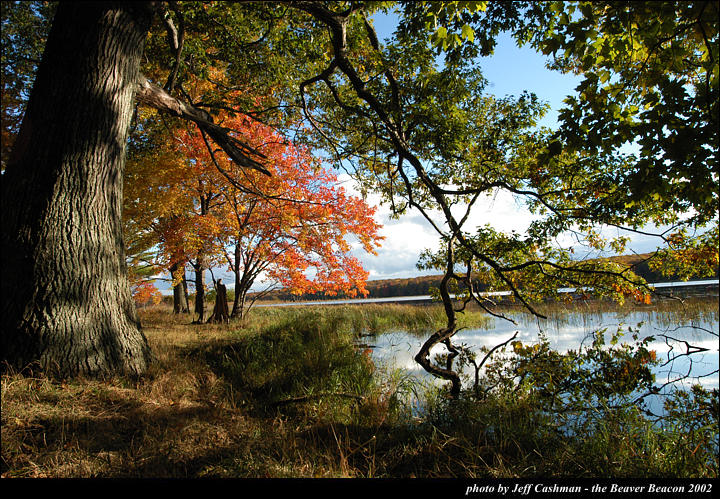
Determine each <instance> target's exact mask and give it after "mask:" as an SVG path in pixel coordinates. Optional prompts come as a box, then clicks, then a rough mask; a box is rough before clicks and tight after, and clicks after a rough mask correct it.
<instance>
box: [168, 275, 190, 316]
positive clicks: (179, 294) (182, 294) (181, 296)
mask: <svg viewBox="0 0 720 499" xmlns="http://www.w3.org/2000/svg"><path fill="white" fill-rule="evenodd" d="M179 266H180V264H177V263H173V264H172V265H171V266H170V275H171V276H172V278H173V280H174V279H175V274H176V273H177V271H178V268H179ZM183 267H184V265H183ZM184 274H185V270H184V269H183V280H182V281H180V282H178V283H177V284H175V285H173V313H176V314H186V313H188V312H189V311H190V310H189V309H188V302H187V299H186V290H185V289H184V285H185V277H184Z"/></svg>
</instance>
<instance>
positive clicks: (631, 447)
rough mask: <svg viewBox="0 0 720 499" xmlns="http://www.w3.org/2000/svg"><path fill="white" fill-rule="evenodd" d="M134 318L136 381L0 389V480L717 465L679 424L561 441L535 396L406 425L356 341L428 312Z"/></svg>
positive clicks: (621, 470) (5, 382)
mask: <svg viewBox="0 0 720 499" xmlns="http://www.w3.org/2000/svg"><path fill="white" fill-rule="evenodd" d="M141 317H142V321H143V324H144V330H145V333H146V335H147V337H148V341H149V342H150V344H151V347H152V349H153V352H154V354H155V359H156V361H155V363H154V365H153V367H152V369H151V370H150V372H148V373H147V374H146V375H145V376H143V377H142V378H139V379H132V378H125V377H115V378H108V379H72V380H51V379H48V378H46V377H44V376H42V375H39V374H38V375H35V376H33V375H27V376H20V375H18V374H13V373H6V374H4V375H3V376H2V405H3V407H2V409H3V410H2V476H3V477H113V478H124V477H144V478H148V477H164V478H187V477H458V476H463V477H478V478H481V477H526V478H527V477H533V476H595V477H604V476H663V477H666V476H668V474H669V473H670V474H671V475H672V476H692V477H708V476H714V477H716V476H717V469H718V464H717V459H716V460H715V461H714V462H713V461H712V460H710V461H708V460H707V459H700V460H698V459H696V458H695V457H694V456H697V455H699V454H700V453H701V452H699V451H698V449H700V448H701V447H702V446H703V445H705V446H706V447H707V445H706V443H707V438H708V437H707V435H708V433H707V430H703V431H700V430H699V429H698V428H695V427H691V426H688V425H691V423H692V421H691V420H692V418H689V416H688V418H689V419H688V421H690V422H689V423H687V424H684V423H683V422H682V421H683V420H682V418H676V421H675V426H668V427H666V428H661V429H658V428H657V427H653V426H652V425H649V424H646V422H645V421H644V419H643V418H642V417H641V415H639V414H636V413H616V414H615V413H613V417H614V419H613V418H603V419H599V420H598V421H597V424H596V425H595V426H594V427H588V428H587V431H586V433H584V434H583V435H582V437H581V438H580V437H578V438H574V439H572V438H570V437H568V436H567V435H565V434H562V433H561V432H558V431H557V428H556V426H555V422H554V421H553V418H552V417H550V416H548V415H547V414H545V413H543V412H542V411H539V410H538V409H537V404H536V401H535V400H533V399H532V397H529V396H504V397H489V398H487V399H486V400H484V401H482V402H481V403H479V402H477V401H475V400H472V399H471V398H468V397H465V396H463V397H462V398H461V399H460V400H459V401H451V400H449V399H448V398H447V397H446V395H447V394H446V393H445V391H444V390H443V389H442V388H437V387H434V388H431V389H429V390H428V391H427V392H424V393H423V397H424V403H425V407H426V408H427V410H426V411H425V413H424V414H423V415H422V417H418V416H417V414H414V413H413V412H412V411H411V410H410V408H409V407H407V406H406V405H404V403H403V402H402V401H403V400H404V397H403V393H404V392H405V391H408V390H416V389H417V388H416V387H415V386H413V385H412V384H411V381H410V380H409V378H408V377H406V376H405V375H403V374H402V373H400V372H398V371H395V372H390V373H387V372H381V371H380V369H379V368H378V367H377V366H374V365H373V363H372V361H371V359H370V357H369V355H367V352H366V351H364V350H363V348H358V346H357V338H358V336H359V335H362V334H380V333H381V332H382V331H388V330H393V328H401V327H402V328H403V329H406V330H407V329H408V328H409V327H410V328H414V329H415V330H416V331H428V330H432V329H434V328H436V327H437V325H438V321H442V318H443V315H442V310H439V307H435V306H427V307H416V306H390V307H388V306H373V307H372V308H370V307H367V306H363V307H327V308H323V309H319V308H318V309H315V308H313V309H304V310H302V309H280V308H277V309H272V308H267V309H256V310H254V311H253V312H252V313H251V314H250V315H249V317H248V319H247V320H246V321H245V322H244V323H242V324H239V323H231V324H230V325H202V326H198V325H191V324H190V321H191V319H190V318H188V316H174V315H172V313H170V311H169V310H168V309H166V308H162V307H160V308H148V309H147V310H143V311H141ZM473 317H474V319H473ZM465 320H469V321H470V320H478V321H482V320H485V319H484V318H483V316H480V315H479V314H477V315H475V316H473V315H470V316H469V318H467V319H465ZM686 402H687V403H686ZM683 404H684V405H682V404H680V405H678V407H689V408H692V407H694V405H693V403H692V401H689V402H688V401H685V402H683ZM678 411H680V409H678ZM688 411H691V409H688ZM711 412H712V411H710V413H711ZM687 414H689V412H688V413H687ZM711 424H712V423H711ZM714 424H715V425H716V426H717V422H716V421H715V423H714ZM716 426H715V428H716ZM714 431H715V433H717V430H714ZM711 434H712V430H711ZM680 444H682V445H680ZM702 448H703V449H704V447H702Z"/></svg>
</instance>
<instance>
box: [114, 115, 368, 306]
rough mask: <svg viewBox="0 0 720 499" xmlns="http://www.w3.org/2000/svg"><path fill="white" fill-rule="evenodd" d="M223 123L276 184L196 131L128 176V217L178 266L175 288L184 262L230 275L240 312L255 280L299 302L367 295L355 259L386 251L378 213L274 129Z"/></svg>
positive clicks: (230, 119) (232, 120) (187, 130)
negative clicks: (308, 297) (307, 297)
mask: <svg viewBox="0 0 720 499" xmlns="http://www.w3.org/2000/svg"><path fill="white" fill-rule="evenodd" d="M218 122H219V123H221V125H222V126H223V127H226V128H227V129H230V130H233V131H234V132H233V136H234V137H236V138H237V139H239V140H241V141H242V142H243V143H245V144H247V145H248V146H250V147H252V148H253V149H254V150H255V153H256V154H257V155H258V157H262V158H263V159H262V162H263V164H264V165H265V166H266V168H267V169H268V170H269V171H270V173H271V175H270V176H268V175H264V174H263V173H261V172H258V171H255V170H249V169H245V168H241V167H239V166H237V165H236V164H234V163H232V162H231V161H230V160H229V159H228V158H227V156H225V154H224V153H222V152H221V151H218V150H216V148H215V147H214V145H213V144H212V142H211V140H210V139H209V138H208V137H203V135H202V132H201V131H200V130H199V129H197V128H196V127H194V126H192V125H191V126H189V127H178V128H176V129H174V131H173V134H172V138H171V139H169V140H167V141H165V142H164V143H163V145H162V146H161V147H158V148H153V149H152V150H150V151H147V152H146V154H143V155H141V156H140V157H141V158H142V161H138V162H136V163H133V164H131V166H130V167H129V169H130V170H131V171H130V175H134V178H133V180H134V186H132V187H131V188H130V196H129V197H130V198H131V201H130V202H128V203H126V210H129V211H128V213H129V216H130V217H131V218H134V219H135V220H136V221H138V223H139V225H141V226H144V227H147V228H148V230H146V231H144V233H145V234H146V237H147V243H146V245H147V244H153V243H159V246H158V247H159V250H160V251H159V254H158V263H159V264H160V265H161V266H162V267H163V268H164V269H165V270H167V269H169V268H170V267H171V266H173V265H178V264H179V265H180V269H181V272H179V273H178V274H177V275H175V276H173V277H174V282H175V283H177V282H178V281H179V279H180V278H181V276H182V268H183V267H184V264H185V263H186V262H199V261H202V262H203V265H205V268H209V267H212V266H216V267H217V266H227V267H228V268H229V270H230V271H232V272H233V273H234V274H235V275H236V279H235V293H236V296H237V297H238V299H239V301H240V303H239V304H238V303H237V300H236V305H235V307H234V312H235V311H237V308H238V307H240V308H242V305H243V303H242V302H243V300H244V297H245V294H246V293H247V291H248V290H249V289H250V287H251V286H252V285H253V284H254V283H255V281H256V279H262V280H264V281H268V282H270V283H274V284H275V285H276V286H280V287H283V288H285V289H287V290H288V291H290V292H291V293H293V294H308V293H317V292H324V293H326V294H330V295H332V294H337V293H343V294H344V295H348V296H357V295H362V296H365V295H367V293H368V291H367V289H366V287H365V283H366V280H367V278H368V273H367V272H366V271H365V270H364V269H363V267H362V265H361V263H360V261H359V259H358V258H357V256H355V255H354V254H353V253H354V251H360V250H362V251H366V252H369V253H375V249H376V248H377V247H378V246H379V244H380V241H381V239H382V238H381V237H380V236H379V234H378V231H379V229H380V226H379V225H378V224H377V223H376V222H375V220H374V218H373V215H374V211H375V210H374V208H371V207H370V206H368V205H367V204H366V203H365V202H364V201H363V200H362V199H360V198H357V197H354V196H351V195H350V194H348V192H347V191H346V190H345V189H344V188H343V187H342V186H339V185H338V178H337V176H336V175H335V174H334V173H333V172H331V171H329V170H328V169H326V168H324V167H323V165H322V164H321V162H320V161H319V160H318V159H316V158H313V157H312V156H311V155H310V153H309V152H308V151H307V150H306V149H304V148H301V147H297V146H295V145H294V144H292V143H290V142H289V141H288V140H286V139H285V138H284V137H282V136H281V135H280V134H279V133H277V132H276V131H275V130H273V129H272V128H270V127H268V126H265V125H263V124H261V123H259V122H257V121H255V120H253V119H251V118H249V117H248V116H246V115H241V114H237V115H234V116H231V115H225V116H221V117H220V119H219V120H218ZM206 141H207V142H206ZM208 146H209V147H208ZM132 198H134V199H135V200H136V203H135V204H133V203H132ZM136 229H137V228H136ZM141 233H143V231H139V230H136V231H135V235H138V234H141ZM240 313H241V312H240Z"/></svg>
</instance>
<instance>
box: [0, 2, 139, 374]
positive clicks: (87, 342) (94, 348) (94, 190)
mask: <svg viewBox="0 0 720 499" xmlns="http://www.w3.org/2000/svg"><path fill="white" fill-rule="evenodd" d="M151 16H152V12H151V6H149V4H147V3H128V4H105V3H91V2H88V3H84V4H75V3H60V4H59V6H58V10H57V15H56V17H55V20H54V21H53V27H52V30H51V33H50V35H49V38H48V42H47V46H46V50H45V53H44V55H43V59H42V62H41V64H40V67H39V69H38V73H37V77H36V80H35V86H34V88H33V91H32V94H31V97H30V101H29V103H28V107H27V111H26V114H25V118H24V121H23V125H22V129H21V132H20V135H19V137H18V139H17V141H16V144H15V148H14V151H13V154H12V158H11V160H10V162H9V165H8V167H7V170H6V171H5V173H4V175H3V176H2V187H1V190H2V201H1V202H2V267H3V270H2V273H3V275H2V296H1V297H0V307H1V309H0V321H1V322H0V324H1V326H2V332H1V334H0V337H1V338H2V340H1V342H2V358H3V360H4V361H5V362H7V365H9V366H10V367H13V368H16V369H22V368H24V367H26V366H28V365H30V364H35V365H39V367H41V368H43V369H45V370H47V371H50V372H53V373H54V374H56V375H59V376H73V375H78V374H83V375H99V374H105V373H130V374H139V373H142V372H143V371H144V370H145V369H146V368H147V366H148V363H149V361H150V358H151V353H150V349H149V347H148V344H147V341H146V339H145V336H144V335H143V334H142V332H141V331H140V323H139V321H138V318H137V315H136V310H135V306H134V304H133V301H132V298H131V295H130V290H129V284H128V280H127V275H126V268H125V255H124V244H123V236H122V224H121V214H122V179H123V169H124V162H125V145H126V141H127V134H128V126H129V123H130V119H131V115H132V110H133V100H134V96H135V88H136V86H135V83H136V80H137V75H138V67H139V63H140V57H141V55H142V50H143V44H144V40H145V37H146V35H147V32H148V29H149V26H150V20H151Z"/></svg>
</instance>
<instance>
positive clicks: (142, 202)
mask: <svg viewBox="0 0 720 499" xmlns="http://www.w3.org/2000/svg"><path fill="white" fill-rule="evenodd" d="M140 118H141V120H142V126H143V130H142V132H143V133H142V134H140V133H138V134H136V135H137V137H138V138H137V141H136V143H131V154H130V156H129V161H128V164H127V169H126V175H125V177H126V185H127V189H126V196H125V206H124V219H125V220H124V224H125V237H126V241H127V242H128V243H127V244H128V251H127V253H128V254H129V255H131V257H130V261H129V262H128V263H129V267H130V270H131V272H130V274H132V269H133V267H134V266H135V265H136V262H135V259H136V255H146V254H148V253H150V252H151V251H154V252H155V258H154V259H153V261H152V264H153V265H154V266H155V267H156V269H157V273H160V272H162V271H165V272H168V273H169V274H170V275H171V279H172V281H173V292H174V303H175V311H176V312H181V311H187V308H188V306H187V299H186V294H187V283H186V282H185V267H186V265H190V266H191V267H192V268H193V270H194V273H195V279H194V282H195V288H196V289H195V290H196V293H195V295H196V296H195V312H196V314H197V318H198V319H197V320H198V321H202V320H203V319H204V301H205V300H204V294H205V293H204V292H205V285H204V279H205V271H206V270H207V269H208V268H209V267H210V266H211V265H212V264H213V261H212V258H211V257H212V255H213V254H215V253H217V252H218V251H219V249H218V248H216V247H213V243H214V242H215V241H216V240H217V237H216V235H217V232H218V227H219V225H220V222H219V221H218V220H217V219H215V218H214V217H213V213H214V212H215V211H216V205H217V204H218V203H219V204H222V203H223V202H224V201H223V199H222V196H221V194H220V193H219V192H218V190H217V189H216V188H215V185H216V184H217V183H218V178H216V177H217V175H218V173H217V171H215V170H214V167H212V166H209V165H203V164H199V163H197V162H194V161H192V160H190V159H188V158H186V157H185V156H183V155H182V154H181V153H180V152H179V151H178V144H177V141H176V140H175V138H174V137H175V136H177V135H179V134H180V133H181V130H182V127H183V126H185V125H184V123H182V122H176V121H172V120H165V121H164V122H161V121H160V120H158V119H157V115H156V113H154V112H146V113H143V116H141V117H140ZM147 260H148V258H145V261H147Z"/></svg>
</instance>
